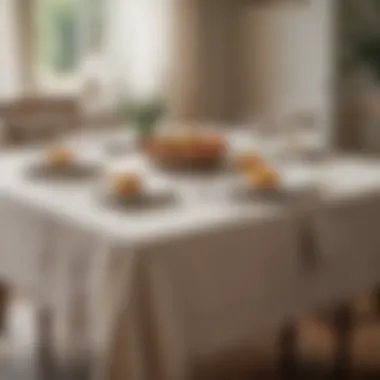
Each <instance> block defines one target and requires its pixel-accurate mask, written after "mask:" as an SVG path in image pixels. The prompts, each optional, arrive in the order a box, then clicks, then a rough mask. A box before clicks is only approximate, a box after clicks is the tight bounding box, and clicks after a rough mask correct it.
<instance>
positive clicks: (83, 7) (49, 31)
mask: <svg viewBox="0 0 380 380" xmlns="http://www.w3.org/2000/svg"><path fill="white" fill-rule="evenodd" d="M102 1H103V0H38V9H37V20H38V22H37V25H38V43H37V47H38V54H37V56H38V62H37V75H38V78H39V82H40V83H42V84H43V85H44V86H48V87H53V88H54V87H65V86H68V87H69V88H71V87H72V86H75V84H77V83H78V79H79V78H78V76H79V72H80V68H81V63H82V61H83V59H85V58H86V55H88V54H91V53H93V51H94V49H97V48H99V47H100V43H101V35H102V21H103V20H102Z"/></svg>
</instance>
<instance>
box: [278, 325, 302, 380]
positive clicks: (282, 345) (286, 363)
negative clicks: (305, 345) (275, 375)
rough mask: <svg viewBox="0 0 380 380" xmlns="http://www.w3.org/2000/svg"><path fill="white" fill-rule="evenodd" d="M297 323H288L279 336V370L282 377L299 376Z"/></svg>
mask: <svg viewBox="0 0 380 380" xmlns="http://www.w3.org/2000/svg"><path fill="white" fill-rule="evenodd" d="M297 356H298V355H297V325H296V323H295V322H294V323H293V322H292V323H288V324H286V325H285V326H284V327H283V328H282V330H281V332H280V336H279V358H278V359H279V370H280V377H281V378H282V379H290V380H293V379H296V378H297V376H298V370H299V368H298V363H297V361H298V357H297Z"/></svg>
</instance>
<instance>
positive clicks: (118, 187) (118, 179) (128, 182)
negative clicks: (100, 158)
mask: <svg viewBox="0 0 380 380" xmlns="http://www.w3.org/2000/svg"><path fill="white" fill-rule="evenodd" d="M112 188H113V191H114V192H115V193H116V195H118V196H121V197H135V196H138V195H140V194H141V193H142V181H141V178H140V176H139V175H138V174H137V173H134V172H128V173H117V174H114V175H113V178H112Z"/></svg>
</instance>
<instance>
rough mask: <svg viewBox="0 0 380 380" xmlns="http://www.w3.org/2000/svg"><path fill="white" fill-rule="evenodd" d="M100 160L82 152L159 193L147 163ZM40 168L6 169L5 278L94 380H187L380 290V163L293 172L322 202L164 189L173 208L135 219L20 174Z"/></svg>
mask: <svg viewBox="0 0 380 380" xmlns="http://www.w3.org/2000/svg"><path fill="white" fill-rule="evenodd" d="M99 146H101V144H100V143H99V142H98V143H91V144H90V143H89V144H84V145H83V146H81V147H80V149H81V151H82V152H85V154H88V155H89V156H91V157H95V156H96V157H98V158H99V157H100V156H101V160H102V161H103V162H104V164H105V165H106V166H107V167H108V168H121V167H123V168H126V167H129V166H131V167H138V168H140V169H141V170H142V171H145V172H147V173H148V174H149V175H150V176H151V178H154V180H155V181H161V180H163V175H162V174H161V173H160V172H159V171H157V170H155V169H154V168H151V167H150V166H149V164H148V163H147V162H146V161H145V160H144V159H143V158H142V157H141V156H138V155H126V156H124V157H120V158H118V159H115V158H114V157H112V156H109V155H106V154H103V153H104V152H103V153H102V151H101V149H99ZM39 154H41V151H39V150H33V149H31V150H27V151H22V152H10V153H3V154H2V155H1V157H0V170H1V173H2V174H1V175H2V182H1V189H0V234H1V236H0V244H1V246H0V248H1V251H0V252H1V255H0V259H1V265H0V275H1V276H2V278H4V279H5V280H7V281H9V282H10V283H13V284H15V285H16V286H19V287H24V288H27V289H29V290H30V291H31V292H32V293H33V294H34V295H36V297H37V298H38V299H41V300H42V301H41V302H45V303H48V304H49V306H50V307H51V308H52V309H53V310H54V312H55V315H56V316H57V318H58V319H60V318H61V319H63V320H64V321H65V323H64V324H61V326H63V331H61V334H62V335H63V336H64V337H65V338H66V341H65V342H64V346H65V347H67V348H68V351H69V352H70V353H76V352H78V350H82V349H83V350H88V349H89V348H90V350H91V354H92V355H93V356H94V357H96V361H95V363H94V377H96V378H99V379H106V380H119V379H126V378H128V379H131V380H135V379H136V380H146V379H148V380H149V379H165V380H166V379H168V380H170V379H173V380H177V379H186V378H187V377H188V376H189V374H190V372H189V369H190V368H192V366H193V365H194V364H195V363H196V361H197V358H200V357H205V356H206V357H207V355H209V354H213V353H214V352H217V351H221V350H223V349H229V348H231V347H235V346H239V345H240V344H242V343H246V342H247V341H250V340H254V339H255V336H256V334H257V333H258V332H259V331H260V330H261V329H263V328H266V327H271V326H275V325H276V324H278V323H281V322H283V321H286V320H287V319H288V318H292V317H294V316H297V315H299V314H303V313H307V312H312V311H314V310H317V309H318V308H320V307H323V306H328V305H330V304H331V303H332V302H335V301H342V300H346V299H349V298H350V297H353V296H355V295H356V294H358V293H360V292H362V291H367V290H368V289H370V288H371V287H372V286H375V285H376V284H377V283H378V282H379V280H380V254H379V250H380V234H378V232H377V226H378V225H379V222H380V192H379V189H380V166H379V165H378V162H377V161H376V160H370V159H364V158H354V157H338V158H335V159H333V160H332V161H331V162H330V163H329V164H328V165H327V164H326V165H323V166H320V167H318V169H315V168H314V169H311V168H306V169H305V168H304V167H303V166H304V165H303V166H302V165H298V166H297V165H295V164H294V165H289V166H288V167H287V169H286V170H287V172H288V173H289V175H290V177H291V176H292V175H293V177H294V178H295V177H297V176H302V175H301V174H302V173H309V174H310V173H311V174H312V176H313V178H314V179H315V178H318V191H317V192H315V193H314V192H313V195H310V194H307V195H302V196H301V195H300V196H298V197H294V199H293V198H291V200H288V199H286V200H284V199H282V198H281V197H280V198H279V199H276V198H273V199H269V200H268V199H266V200H265V201H262V200H259V199H255V198H251V199H248V200H247V199H244V200H243V199H241V198H239V197H235V196H234V195H233V191H232V187H231V186H229V185H228V184H229V179H228V178H223V177H221V178H217V179H213V180H210V181H207V180H206V181H205V180H203V179H202V180H200V181H197V180H194V179H191V180H189V179H183V178H182V179H179V178H177V177H175V178H173V177H171V176H168V177H165V181H166V182H168V183H169V184H170V187H171V188H173V189H174V190H175V191H176V192H177V193H178V200H177V202H176V203H174V204H173V205H170V206H168V207H166V208H164V209H160V210H149V209H146V210H141V211H139V212H136V210H134V211H132V210H128V209H118V208H114V207H110V206H109V205H108V204H107V203H106V202H104V199H103V198H102V194H101V192H99V188H100V186H99V181H97V180H88V181H85V182H78V183H76V182H72V183H61V184H59V185H58V184H57V183H52V182H48V181H46V182H44V181H33V180H32V179H30V178H28V177H27V176H26V175H25V168H26V167H27V166H28V165H29V164H30V163H31V162H33V160H35V159H36V157H38V155H39ZM313 170H314V172H313ZM73 347H75V350H74V349H73Z"/></svg>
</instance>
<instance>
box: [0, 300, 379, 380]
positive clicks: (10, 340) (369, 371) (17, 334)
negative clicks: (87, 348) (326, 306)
mask: <svg viewBox="0 0 380 380" xmlns="http://www.w3.org/2000/svg"><path fill="white" fill-rule="evenodd" d="M355 321H356V322H357V323H356V327H355V328H354V329H353V335H352V344H351V352H352V358H353V360H352V371H351V374H352V376H351V378H350V379H352V380H356V379H358V380H359V379H380V318H379V319H378V318H377V317H376V316H375V314H374V312H373V308H372V307H371V303H370V300H369V297H363V298H361V299H360V300H359V301H357V302H355ZM298 333H299V339H298V352H299V359H300V360H299V363H300V367H299V368H300V372H299V377H297V378H298V379H307V380H312V379H332V380H333V378H332V377H331V369H332V366H333V360H334V349H335V343H336V342H335V339H334V330H333V328H332V325H331V324H330V323H328V322H326V320H325V319H320V318H316V317H305V318H302V319H300V320H299V322H298ZM277 336H278V334H277V332H276V331H271V332H266V333H263V336H262V338H261V339H259V340H257V341H256V342H255V344H253V345H250V346H247V347H243V348H239V349H236V350H233V351H231V352H228V353H223V354H220V353H218V354H217V355H215V357H212V358H207V359H205V360H203V361H202V362H198V363H197V364H196V366H195V367H196V368H197V369H196V370H195V374H194V377H195V379H196V380H203V379H204V380H214V379H215V380H248V379H249V380H251V379H276V378H278V365H277V364H278V363H277V357H278V356H277V348H278V345H277V339H276V338H277ZM34 343H35V331H34V315H33V308H32V307H31V305H29V304H28V302H26V301H25V300H24V299H22V298H15V299H14V301H13V302H12V306H11V309H10V313H9V317H8V333H7V336H4V337H3V338H2V339H0V380H38V376H36V374H35V366H34V362H33V347H34V346H35V344H34ZM65 378H67V377H65ZM67 379H69V378H67ZM70 379H71V378H70ZM292 380H293V379H292Z"/></svg>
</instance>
